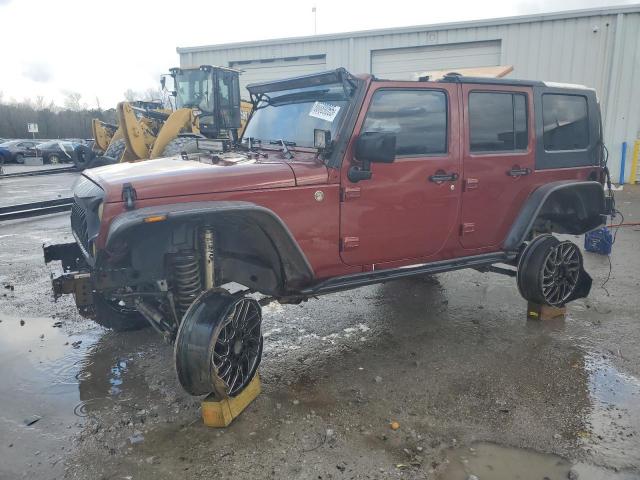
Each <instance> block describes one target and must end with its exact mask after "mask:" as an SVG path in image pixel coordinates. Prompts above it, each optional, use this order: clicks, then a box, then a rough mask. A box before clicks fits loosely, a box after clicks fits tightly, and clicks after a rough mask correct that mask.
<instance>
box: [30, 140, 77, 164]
mask: <svg viewBox="0 0 640 480" xmlns="http://www.w3.org/2000/svg"><path fill="white" fill-rule="evenodd" d="M76 145H77V143H74V142H71V141H67V140H50V141H48V142H44V143H41V144H40V145H38V147H37V150H38V155H39V156H41V157H42V161H43V162H44V163H61V162H71V153H70V152H72V151H73V148H74V147H75V146H76Z"/></svg>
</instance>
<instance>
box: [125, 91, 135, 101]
mask: <svg viewBox="0 0 640 480" xmlns="http://www.w3.org/2000/svg"><path fill="white" fill-rule="evenodd" d="M124 99H125V100H126V101H127V102H134V101H136V100H138V92H136V91H134V90H132V89H130V88H127V89H126V90H125V91H124Z"/></svg>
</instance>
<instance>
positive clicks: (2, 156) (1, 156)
mask: <svg viewBox="0 0 640 480" xmlns="http://www.w3.org/2000/svg"><path fill="white" fill-rule="evenodd" d="M10 158H11V152H10V151H9V150H8V149H7V148H4V147H2V146H0V164H2V163H7V162H8V161H9V159H10Z"/></svg>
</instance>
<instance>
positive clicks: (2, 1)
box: [0, 0, 11, 7]
mask: <svg viewBox="0 0 640 480" xmlns="http://www.w3.org/2000/svg"><path fill="white" fill-rule="evenodd" d="M10 3H11V0H0V7H1V6H2V5H9V4H10Z"/></svg>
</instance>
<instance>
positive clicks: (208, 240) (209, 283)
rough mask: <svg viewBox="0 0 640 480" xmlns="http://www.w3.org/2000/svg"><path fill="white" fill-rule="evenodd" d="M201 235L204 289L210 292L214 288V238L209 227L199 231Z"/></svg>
mask: <svg viewBox="0 0 640 480" xmlns="http://www.w3.org/2000/svg"><path fill="white" fill-rule="evenodd" d="M200 235H201V243H200V245H201V248H202V261H203V273H204V278H203V280H204V289H205V290H211V289H212V288H213V287H214V286H215V281H214V280H215V265H214V259H213V254H214V250H213V249H214V246H215V243H214V237H213V229H212V228H211V227H209V226H205V227H203V228H202V230H201V231H200Z"/></svg>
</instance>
